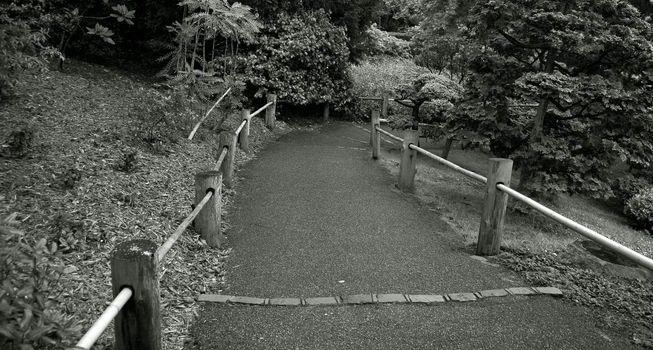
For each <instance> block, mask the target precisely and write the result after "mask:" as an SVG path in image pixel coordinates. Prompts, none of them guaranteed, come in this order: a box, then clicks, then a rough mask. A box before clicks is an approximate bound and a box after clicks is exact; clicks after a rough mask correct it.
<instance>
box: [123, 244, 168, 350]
mask: <svg viewBox="0 0 653 350" xmlns="http://www.w3.org/2000/svg"><path fill="white" fill-rule="evenodd" d="M156 249H157V245H156V244H155V243H154V242H152V241H149V240H145V239H139V240H133V241H128V242H123V243H121V244H119V245H118V246H117V247H116V248H115V250H114V251H113V255H112V257H111V286H112V289H113V296H114V298H115V297H116V296H117V295H118V293H120V291H121V290H122V289H123V288H125V287H127V288H131V289H132V291H133V295H132V297H131V298H130V299H129V301H127V304H125V306H124V307H123V308H122V310H121V311H120V312H119V313H118V315H117V316H116V318H115V320H114V322H115V324H114V325H115V339H114V342H115V347H114V349H115V350H136V349H138V350H160V349H161V317H160V313H159V295H160V294H159V276H158V268H159V262H158V259H157V256H156Z"/></svg>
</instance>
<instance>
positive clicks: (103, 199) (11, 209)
mask: <svg viewBox="0 0 653 350" xmlns="http://www.w3.org/2000/svg"><path fill="white" fill-rule="evenodd" d="M152 94H153V88H152V84H151V83H149V82H148V81H146V80H144V79H142V78H140V77H138V76H133V75H132V76H130V75H127V74H125V73H123V72H117V71H113V70H111V69H108V68H104V67H100V66H94V65H90V64H86V63H82V62H74V63H72V64H71V65H69V69H68V71H67V72H64V73H62V72H56V71H50V72H44V73H36V74H34V73H32V74H30V75H25V77H24V78H23V79H22V80H21V82H20V84H19V85H18V87H17V97H16V98H14V99H11V100H9V101H6V102H4V103H3V104H2V105H0V124H1V125H3V127H2V129H1V130H0V140H1V141H2V143H3V145H2V152H0V154H3V156H0V188H1V192H0V219H2V218H5V217H8V216H10V215H13V226H14V227H15V228H16V229H18V230H21V231H23V232H24V233H25V238H26V240H27V241H28V242H36V241H38V240H39V239H41V238H45V239H46V240H47V242H48V246H51V245H52V244H53V243H54V244H56V245H57V246H58V251H59V253H57V254H56V255H55V256H53V257H52V258H51V259H52V260H53V261H52V262H53V263H62V264H64V265H65V266H66V269H65V270H64V271H65V273H64V274H63V276H62V278H61V279H60V280H58V282H57V283H56V285H54V286H52V288H51V289H52V290H51V293H50V294H51V295H52V296H53V298H55V299H56V301H58V306H57V308H58V309H59V310H60V311H62V312H64V313H65V314H67V315H70V316H72V317H73V318H74V319H77V320H79V322H80V323H81V324H82V325H83V329H84V331H85V330H86V329H88V327H90V325H91V324H92V322H93V321H94V320H95V319H96V318H97V317H98V316H99V314H100V313H101V312H102V310H103V309H104V308H105V307H106V306H107V305H108V304H109V302H110V300H111V299H112V295H111V287H110V286H111V284H110V268H109V261H110V255H111V251H112V250H113V248H114V247H115V246H116V245H117V244H119V243H120V242H123V241H126V240H131V239H150V240H153V241H155V242H156V243H157V244H161V243H163V242H164V241H165V239H166V238H167V237H168V236H169V235H170V234H171V233H172V232H173V231H174V229H175V228H176V226H177V225H178V224H179V223H180V222H181V221H182V220H183V219H184V218H185V217H186V216H187V215H188V214H189V213H190V211H191V206H190V205H191V203H192V202H193V197H194V192H193V191H194V189H193V176H194V174H195V173H196V172H199V171H202V170H206V169H209V168H210V167H211V166H212V162H214V161H215V156H216V148H217V144H216V142H217V137H214V136H216V135H215V134H213V133H211V132H209V131H206V130H205V129H203V130H202V131H201V132H200V134H198V136H197V137H196V140H195V141H193V142H189V141H187V140H185V138H184V136H185V135H179V136H180V137H178V138H177V139H176V140H175V141H174V142H167V143H165V144H159V145H156V147H151V145H147V144H145V143H142V142H140V141H139V140H138V130H139V129H138V124H137V123H138V122H137V119H138V118H134V111H142V110H143V108H142V104H143V103H148V102H147V101H148V98H149V96H151V95H152ZM141 117H142V116H141ZM141 119H142V118H141ZM191 122H192V121H191ZM237 122H238V120H237V119H234V120H227V122H226V123H225V124H226V127H227V128H228V127H231V126H233V125H236V124H237ZM289 129H290V128H289V127H288V126H287V125H286V124H284V123H278V128H277V129H275V130H274V132H272V131H269V130H268V129H267V128H265V127H264V126H263V124H262V121H261V120H260V119H258V118H255V119H254V120H253V122H252V129H251V144H252V146H253V148H254V149H255V150H257V149H259V148H260V147H263V145H264V144H265V143H266V142H268V141H270V140H273V139H275V138H276V137H278V135H279V134H280V133H284V132H287V131H288V130H289ZM16 130H29V131H30V132H32V133H33V141H32V142H31V144H29V145H28V147H27V148H26V149H25V151H26V152H25V153H26V154H25V155H24V156H22V157H19V158H14V157H10V156H8V155H7V153H8V150H9V148H10V147H9V143H10V142H11V140H10V135H11V133H12V132H14V131H16ZM186 133H187V132H186ZM254 154H255V153H254ZM252 157H254V156H253V155H245V154H244V153H242V152H239V153H238V154H237V165H238V164H242V163H243V162H246V161H248V160H249V159H251V158H252ZM230 194H231V193H230V192H229V191H227V193H226V196H225V201H226V202H227V203H228V202H229V197H230ZM227 209H228V207H227ZM225 225H228V223H225ZM228 254H229V251H228V250H218V249H210V248H208V247H207V246H206V244H205V242H203V241H201V240H200V239H199V238H198V237H197V235H196V234H195V233H194V232H192V231H190V230H189V231H187V232H186V233H185V234H184V235H183V236H182V238H181V240H180V241H179V242H178V243H177V244H176V245H175V246H174V248H173V249H172V250H171V251H170V252H169V253H168V256H167V257H166V261H165V263H163V264H162V269H161V293H162V295H161V300H162V305H161V310H162V316H163V319H162V323H163V337H164V339H163V343H164V349H178V348H181V347H183V343H184V341H186V335H187V333H188V332H187V330H188V327H189V325H190V324H191V322H192V320H193V319H194V317H195V316H196V313H197V309H198V308H197V304H196V301H195V298H196V296H197V295H199V294H203V293H219V292H220V291H221V289H222V285H223V283H224V278H225V276H224V271H223V269H222V266H223V263H224V260H225V258H226V257H227V256H228ZM112 333H113V331H112V330H111V329H110V330H107V331H106V332H105V334H104V335H103V337H102V338H101V339H100V340H99V341H98V343H97V344H98V346H97V347H96V348H97V349H103V348H110V347H111V334H112ZM77 340H78V339H67V341H68V342H71V343H74V342H76V341H77Z"/></svg>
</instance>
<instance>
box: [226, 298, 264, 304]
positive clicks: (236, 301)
mask: <svg viewBox="0 0 653 350" xmlns="http://www.w3.org/2000/svg"><path fill="white" fill-rule="evenodd" d="M229 302H230V303H234V304H247V305H264V304H265V299H263V298H254V297H240V296H237V297H233V298H231V300H229Z"/></svg>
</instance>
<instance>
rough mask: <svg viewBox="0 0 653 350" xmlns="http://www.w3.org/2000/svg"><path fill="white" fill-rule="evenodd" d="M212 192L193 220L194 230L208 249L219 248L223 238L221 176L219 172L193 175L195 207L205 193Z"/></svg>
mask: <svg viewBox="0 0 653 350" xmlns="http://www.w3.org/2000/svg"><path fill="white" fill-rule="evenodd" d="M209 191H210V192H213V196H211V199H209V201H208V202H207V203H206V204H205V205H204V208H202V210H201V211H200V212H199V214H197V217H196V218H195V230H196V231H197V232H198V233H199V234H200V237H202V238H203V239H204V240H206V243H207V244H208V245H209V247H217V248H220V245H221V244H222V240H223V238H224V237H223V236H222V232H221V230H220V222H221V221H222V174H220V172H219V171H206V172H202V173H198V174H196V175H195V206H197V204H199V202H201V201H202V199H204V196H206V193H207V192H209Z"/></svg>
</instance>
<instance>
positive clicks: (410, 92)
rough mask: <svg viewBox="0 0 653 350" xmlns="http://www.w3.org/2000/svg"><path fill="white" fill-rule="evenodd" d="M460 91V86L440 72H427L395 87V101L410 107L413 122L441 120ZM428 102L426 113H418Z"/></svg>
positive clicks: (451, 107) (451, 106)
mask: <svg viewBox="0 0 653 350" xmlns="http://www.w3.org/2000/svg"><path fill="white" fill-rule="evenodd" d="M461 93H462V87H461V86H460V85H459V84H457V83H456V82H455V81H452V80H451V79H449V78H448V77H445V76H443V75H440V74H434V73H428V74H422V75H420V76H418V77H417V78H416V79H415V80H413V81H411V82H410V83H408V84H400V85H398V86H397V87H396V88H395V95H396V96H397V99H396V102H397V103H399V104H401V105H403V106H406V107H409V108H411V109H412V117H413V123H415V124H417V123H426V122H436V121H440V122H442V121H443V120H444V118H446V116H445V114H449V113H448V112H449V111H450V110H451V109H453V103H452V102H453V101H454V100H456V99H457V98H458V97H459V96H460V94H461ZM427 102H429V103H430V107H431V108H430V109H429V111H430V112H431V113H428V115H426V116H425V115H424V114H423V113H420V107H421V106H422V105H424V104H425V103H427Z"/></svg>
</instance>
